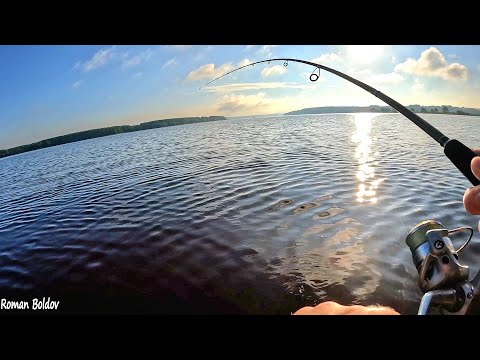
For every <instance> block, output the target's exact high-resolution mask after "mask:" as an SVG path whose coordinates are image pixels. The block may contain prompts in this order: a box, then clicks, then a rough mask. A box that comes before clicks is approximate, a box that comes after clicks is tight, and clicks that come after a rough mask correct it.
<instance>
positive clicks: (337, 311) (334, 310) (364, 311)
mask: <svg viewBox="0 0 480 360" xmlns="http://www.w3.org/2000/svg"><path fill="white" fill-rule="evenodd" d="M293 315H400V314H399V313H398V312H396V311H395V310H393V309H392V308H389V307H386V306H361V305H350V306H344V305H340V304H338V303H336V302H333V301H325V302H323V303H320V304H318V305H317V306H315V307H312V306H305V307H303V308H301V309H299V310H297V311H296V312H295V313H293Z"/></svg>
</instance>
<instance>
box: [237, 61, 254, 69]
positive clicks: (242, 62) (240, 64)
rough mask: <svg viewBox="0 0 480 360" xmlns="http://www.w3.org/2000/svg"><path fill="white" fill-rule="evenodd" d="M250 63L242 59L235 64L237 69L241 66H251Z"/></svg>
mask: <svg viewBox="0 0 480 360" xmlns="http://www.w3.org/2000/svg"><path fill="white" fill-rule="evenodd" d="M251 63H252V62H251V61H250V60H248V59H243V60H242V61H240V62H239V63H238V64H237V67H242V66H247V65H248V64H251Z"/></svg>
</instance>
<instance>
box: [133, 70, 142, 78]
mask: <svg viewBox="0 0 480 360" xmlns="http://www.w3.org/2000/svg"><path fill="white" fill-rule="evenodd" d="M142 75H143V73H142V72H137V73H135V74H133V75H132V78H134V79H138V78H139V77H142Z"/></svg>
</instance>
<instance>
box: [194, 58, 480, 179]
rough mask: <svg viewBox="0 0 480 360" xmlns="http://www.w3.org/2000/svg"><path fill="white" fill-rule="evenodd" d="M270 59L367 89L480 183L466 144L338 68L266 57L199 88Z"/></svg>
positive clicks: (468, 175) (290, 59)
mask: <svg viewBox="0 0 480 360" xmlns="http://www.w3.org/2000/svg"><path fill="white" fill-rule="evenodd" d="M272 61H283V62H284V63H283V65H284V66H288V62H297V63H301V64H306V65H310V66H313V67H315V68H317V69H318V72H319V74H320V69H322V70H325V71H328V72H330V73H332V74H335V75H337V76H339V77H341V78H344V79H345V80H347V81H349V82H351V83H353V84H355V85H357V86H359V87H361V88H362V89H364V90H366V91H368V92H369V93H370V94H372V95H373V96H375V97H377V98H379V99H380V100H382V101H383V102H385V103H387V104H388V105H390V106H391V107H392V108H394V109H395V110H397V111H398V112H399V113H401V114H402V115H404V116H405V117H406V118H407V119H409V120H411V121H412V122H413V123H414V124H415V125H417V126H418V127H419V128H420V129H422V130H423V131H425V132H426V133H427V134H428V135H430V136H431V137H432V138H433V139H434V140H435V141H436V142H438V143H439V144H440V145H441V146H442V147H443V151H444V153H445V155H447V157H448V158H449V159H450V161H451V162H452V163H453V164H454V165H455V166H456V167H457V168H458V170H460V171H461V173H462V174H463V175H464V176H465V177H466V178H467V179H468V180H469V181H470V182H471V183H472V185H474V186H476V185H480V180H478V179H477V178H476V177H475V175H473V173H472V171H471V169H470V162H471V161H472V159H473V158H474V157H475V156H476V155H475V153H474V152H473V151H472V150H471V149H470V148H468V147H467V146H465V145H464V144H462V143H461V142H460V141H458V140H455V139H449V138H448V137H447V136H445V135H444V134H442V133H441V132H440V131H439V130H438V129H436V128H435V127H433V126H432V125H430V124H429V123H428V122H427V121H425V120H424V119H422V118H421V117H420V116H418V115H417V114H415V113H414V112H412V111H411V110H409V109H408V108H406V107H405V106H403V105H402V104H400V103H399V102H397V101H395V100H393V99H392V98H391V97H390V96H387V95H385V94H384V93H382V92H381V91H378V90H377V89H375V88H373V87H371V86H370V85H367V84H365V83H363V82H361V81H360V80H357V79H354V78H353V77H351V76H348V75H347V74H344V73H342V72H340V71H338V70H335V69H332V68H329V67H327V66H324V65H320V64H316V63H314V62H311V61H306V60H300V59H292V58H276V59H267V60H261V61H255V62H252V63H249V64H247V65H244V66H241V67H238V68H236V69H233V70H231V71H229V72H227V73H225V74H223V75H221V76H219V77H217V78H215V79H213V80H212V81H210V82H208V83H206V84H205V85H203V86H201V87H200V89H202V88H204V87H207V86H208V85H210V84H211V83H213V82H214V81H217V80H218V79H220V78H222V77H224V76H227V75H229V74H231V73H233V72H235V71H238V70H241V69H244V68H246V67H249V66H254V65H257V64H261V63H270V62H272ZM315 71H316V70H314V71H313V72H312V74H311V75H310V81H313V82H314V81H317V80H318V78H319V77H320V75H317V74H315Z"/></svg>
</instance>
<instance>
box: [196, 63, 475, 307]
mask: <svg viewBox="0 0 480 360" xmlns="http://www.w3.org/2000/svg"><path fill="white" fill-rule="evenodd" d="M272 61H283V62H284V63H283V65H284V66H285V67H286V66H288V62H297V63H302V64H306V65H310V66H313V67H315V70H313V72H312V74H311V75H310V81H313V82H315V81H317V80H318V79H319V77H320V69H322V70H325V71H328V72H330V73H332V74H335V75H337V76H339V77H341V78H343V79H345V80H347V81H349V82H351V83H353V84H355V85H357V86H359V87H361V88H362V89H364V90H366V91H368V92H369V93H370V94H372V95H373V96H375V97H377V98H379V99H380V100H382V101H384V102H385V103H387V104H388V105H390V106H391V107H392V108H394V109H395V110H397V111H398V112H399V113H401V114H402V115H404V116H405V117H406V118H407V119H409V120H411V121H412V122H413V123H414V124H415V125H417V126H418V127H419V128H420V129H422V130H423V131H425V132H426V133H427V134H428V135H430V137H432V138H433V139H434V140H435V141H436V142H438V143H439V144H440V145H441V146H442V147H443V149H444V153H445V155H446V156H447V157H448V158H449V159H450V161H451V162H452V163H453V164H454V165H455V166H456V167H457V168H458V169H459V170H460V172H461V173H462V174H463V175H464V176H465V177H466V178H467V179H468V180H469V181H470V182H471V183H472V185H474V186H476V185H480V181H479V180H478V179H477V178H476V177H475V175H473V173H472V171H471V168H470V163H471V161H472V159H473V158H474V157H475V156H476V154H475V153H474V152H473V151H472V150H471V149H470V148H468V147H467V146H465V145H464V144H462V143H461V142H460V141H458V140H455V139H449V138H448V137H447V136H445V135H444V134H442V133H441V132H440V131H439V130H438V129H436V128H435V127H433V126H432V125H431V124H429V123H428V122H427V121H425V120H424V119H422V118H421V117H420V116H418V115H417V114H415V113H414V112H412V111H411V110H409V109H408V108H406V107H405V106H403V105H402V104H400V103H399V102H397V101H395V100H393V99H392V98H391V97H389V96H387V95H385V94H383V93H382V92H380V91H378V90H377V89H375V88H373V87H371V86H370V85H367V84H365V83H363V82H361V81H359V80H357V79H355V78H353V77H351V76H348V75H346V74H344V73H342V72H340V71H338V70H335V69H332V68H329V67H327V66H324V65H320V64H316V63H314V62H311V61H306V60H300V59H292V58H275V59H266V60H261V61H256V62H253V63H249V64H247V65H244V66H241V67H238V68H236V69H233V70H231V71H229V72H227V73H225V74H223V75H221V76H219V77H217V78H215V79H213V80H212V81H210V82H208V83H206V84H205V85H203V86H201V87H200V89H202V88H204V87H206V86H208V85H210V84H211V83H213V82H214V81H217V80H218V79H220V78H222V77H224V76H227V75H229V74H231V73H233V72H235V71H238V70H241V69H244V68H246V67H249V66H254V65H257V64H261V63H270V62H272ZM317 69H318V75H317V74H316V73H315V71H316V70H317ZM461 231H470V237H469V238H468V239H467V240H466V241H465V243H464V244H463V245H462V246H461V247H460V248H458V249H455V247H454V246H453V243H452V241H451V239H450V238H449V235H450V234H453V233H457V232H461ZM472 235H473V229H472V228H471V227H469V226H464V227H459V228H456V229H452V230H448V229H445V228H444V226H443V225H442V224H441V223H440V222H438V221H436V220H425V221H422V222H420V223H419V224H417V225H415V227H414V228H412V230H411V231H410V232H409V234H408V235H407V237H406V240H405V242H406V244H407V245H408V247H409V248H410V251H411V253H412V259H413V263H414V264H415V267H416V268H417V271H418V273H419V277H418V285H419V287H420V289H421V290H422V292H423V293H424V295H423V297H422V299H421V302H420V306H419V309H418V315H426V314H427V313H428V311H429V310H430V308H431V306H433V305H435V306H438V307H439V308H440V310H441V311H442V312H443V313H448V314H454V315H464V314H466V313H467V312H468V310H469V308H470V305H471V303H472V300H473V298H474V297H475V295H479V294H480V271H479V272H478V273H477V275H476V276H475V277H474V278H473V279H472V280H470V281H469V280H468V279H469V268H468V266H464V265H461V264H460V263H459V261H458V259H459V255H458V254H459V253H460V252H461V251H462V250H463V249H464V248H465V247H466V246H467V245H468V243H469V242H470V240H471V238H472Z"/></svg>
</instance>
